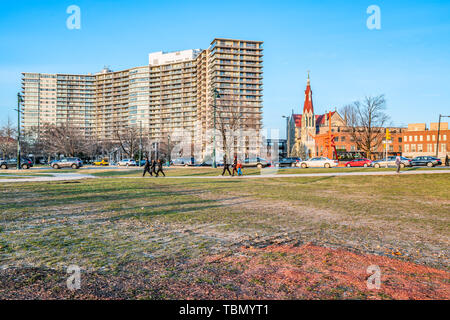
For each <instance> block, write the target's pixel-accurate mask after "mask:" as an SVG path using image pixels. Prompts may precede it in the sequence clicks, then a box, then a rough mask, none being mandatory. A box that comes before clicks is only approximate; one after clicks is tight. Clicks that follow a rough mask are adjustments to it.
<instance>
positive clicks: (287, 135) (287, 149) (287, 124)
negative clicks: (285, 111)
mask: <svg viewBox="0 0 450 320" xmlns="http://www.w3.org/2000/svg"><path fill="white" fill-rule="evenodd" d="M281 117H282V118H286V157H289V153H290V152H289V151H290V150H289V146H290V143H289V142H290V140H291V139H289V117H288V116H281Z"/></svg>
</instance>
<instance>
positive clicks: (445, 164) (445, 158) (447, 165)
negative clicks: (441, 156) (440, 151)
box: [445, 155, 449, 167]
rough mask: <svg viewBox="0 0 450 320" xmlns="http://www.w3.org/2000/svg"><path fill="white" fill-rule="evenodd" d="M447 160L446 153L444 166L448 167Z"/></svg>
mask: <svg viewBox="0 0 450 320" xmlns="http://www.w3.org/2000/svg"><path fill="white" fill-rule="evenodd" d="M448 162H449V161H448V155H446V156H445V166H446V167H448V166H449V163H448Z"/></svg>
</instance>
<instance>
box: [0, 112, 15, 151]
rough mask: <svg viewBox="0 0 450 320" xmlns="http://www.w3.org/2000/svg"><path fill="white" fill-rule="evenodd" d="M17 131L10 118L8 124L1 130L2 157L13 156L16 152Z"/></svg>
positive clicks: (0, 148) (0, 147) (0, 145)
mask: <svg viewBox="0 0 450 320" xmlns="http://www.w3.org/2000/svg"><path fill="white" fill-rule="evenodd" d="M16 139H17V129H16V128H15V127H14V125H13V123H12V121H11V119H10V118H9V117H8V120H7V121H6V123H5V124H4V125H3V126H2V127H1V128H0V152H1V153H2V157H9V156H11V155H12V154H13V153H14V152H15V150H16V143H17V141H16Z"/></svg>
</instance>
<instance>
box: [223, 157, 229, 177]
mask: <svg viewBox="0 0 450 320" xmlns="http://www.w3.org/2000/svg"><path fill="white" fill-rule="evenodd" d="M225 171H228V174H229V175H230V176H231V172H230V164H229V163H228V162H227V156H223V171H222V175H224V174H225Z"/></svg>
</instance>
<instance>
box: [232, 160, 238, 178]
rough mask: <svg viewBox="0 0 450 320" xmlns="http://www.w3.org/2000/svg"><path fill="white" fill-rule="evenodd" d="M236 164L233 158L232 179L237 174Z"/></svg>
mask: <svg viewBox="0 0 450 320" xmlns="http://www.w3.org/2000/svg"><path fill="white" fill-rule="evenodd" d="M237 164H238V161H237V156H234V160H233V174H232V176H233V177H234V174H235V173H237Z"/></svg>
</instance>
